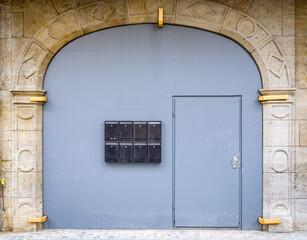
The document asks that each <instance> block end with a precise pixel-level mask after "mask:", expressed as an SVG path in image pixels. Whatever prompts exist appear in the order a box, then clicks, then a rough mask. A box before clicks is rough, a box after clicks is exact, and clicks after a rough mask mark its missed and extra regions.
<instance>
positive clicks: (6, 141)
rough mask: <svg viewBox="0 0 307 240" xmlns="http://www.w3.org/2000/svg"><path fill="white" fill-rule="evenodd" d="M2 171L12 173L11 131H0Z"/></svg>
mask: <svg viewBox="0 0 307 240" xmlns="http://www.w3.org/2000/svg"><path fill="white" fill-rule="evenodd" d="M1 160H2V162H1V166H2V169H1V170H2V171H12V170H13V169H12V131H3V130H2V131H1Z"/></svg>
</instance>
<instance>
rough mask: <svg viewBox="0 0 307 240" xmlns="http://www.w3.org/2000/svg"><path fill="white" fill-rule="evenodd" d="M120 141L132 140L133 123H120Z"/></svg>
mask: <svg viewBox="0 0 307 240" xmlns="http://www.w3.org/2000/svg"><path fill="white" fill-rule="evenodd" d="M119 140H120V141H131V140H132V122H119Z"/></svg>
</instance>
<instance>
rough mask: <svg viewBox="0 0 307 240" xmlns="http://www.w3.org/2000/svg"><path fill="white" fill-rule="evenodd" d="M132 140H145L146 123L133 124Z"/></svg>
mask: <svg viewBox="0 0 307 240" xmlns="http://www.w3.org/2000/svg"><path fill="white" fill-rule="evenodd" d="M133 138H134V141H146V140H147V122H134V123H133Z"/></svg>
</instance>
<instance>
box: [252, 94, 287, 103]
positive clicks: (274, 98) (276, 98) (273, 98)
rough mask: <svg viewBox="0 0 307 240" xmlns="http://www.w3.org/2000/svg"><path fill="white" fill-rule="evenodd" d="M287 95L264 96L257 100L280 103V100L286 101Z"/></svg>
mask: <svg viewBox="0 0 307 240" xmlns="http://www.w3.org/2000/svg"><path fill="white" fill-rule="evenodd" d="M288 99H289V95H266V96H260V97H259V98H258V100H259V101H260V102H263V101H281V100H288Z"/></svg>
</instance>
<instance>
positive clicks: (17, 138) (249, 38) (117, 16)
mask: <svg viewBox="0 0 307 240" xmlns="http://www.w3.org/2000/svg"><path fill="white" fill-rule="evenodd" d="M159 7H163V8H164V24H173V25H181V26H188V27H194V28H199V29H203V30H208V31H212V32H214V33H217V34H221V35H224V36H226V37H229V38H231V39H233V40H234V41H236V42H238V43H239V44H240V45H241V46H243V47H244V48H245V49H246V50H247V51H248V52H249V54H250V55H251V56H252V57H253V58H254V60H255V62H256V64H257V66H258V68H259V71H260V74H261V78H262V86H263V89H261V90H260V92H261V94H262V95H267V94H280V93H283V94H289V95H290V96H291V98H290V100H289V101H282V102H271V101H269V102H265V103H264V104H263V217H264V218H271V217H279V218H281V224H280V225H277V226H270V227H268V230H269V231H274V232H289V231H292V230H293V227H292V225H293V224H292V222H293V220H292V219H293V217H292V216H293V192H294V191H293V171H294V170H293V169H294V167H293V165H294V157H293V156H294V151H295V150H294V146H295V141H297V140H296V136H297V134H296V126H295V122H293V121H292V120H293V119H294V110H293V109H294V108H293V101H294V98H293V94H294V92H295V89H294V81H293V78H292V76H291V74H290V69H289V63H288V61H287V59H286V56H285V54H284V53H283V50H282V48H281V47H280V46H279V44H278V43H277V41H276V40H275V38H274V36H273V35H272V34H271V33H270V32H269V31H268V30H267V29H266V28H265V27H264V26H263V25H261V24H260V23H259V22H258V21H257V20H256V19H254V18H252V17H251V16H249V15H247V14H245V13H243V12H240V11H238V10H235V9H232V8H230V7H228V6H226V5H223V4H219V3H214V2H211V1H205V0H160V1H149V0H143V1H137V0H110V1H101V2H96V3H91V4H87V5H85V6H82V7H79V8H76V9H73V10H69V11H66V12H64V13H62V14H60V15H58V16H57V17H55V18H54V19H52V20H51V21H49V22H48V23H47V24H46V25H45V26H44V27H43V28H42V29H40V30H38V32H37V33H36V34H35V36H34V37H33V38H32V39H30V42H29V44H28V45H27V47H26V48H25V50H24V51H23V52H22V53H21V54H20V57H19V64H18V67H17V72H16V73H15V75H14V76H16V77H15V79H14V81H13V84H12V85H13V88H14V89H13V90H11V93H12V94H13V95H14V98H13V103H14V104H13V109H14V110H13V111H14V116H13V160H14V161H13V176H12V184H13V185H14V186H12V187H13V189H15V190H16V191H14V193H13V194H14V196H13V197H14V199H15V200H14V201H13V203H12V209H13V214H14V216H13V230H15V231H25V230H37V229H40V228H41V227H42V225H41V224H29V223H27V217H41V216H42V213H43V206H42V202H43V198H42V162H43V159H42V115H43V107H42V104H40V103H31V102H29V100H28V98H29V97H30V96H43V95H44V94H45V91H44V90H42V89H43V82H44V76H45V72H46V69H47V67H48V64H49V63H50V61H51V59H52V58H53V56H54V55H55V54H56V53H57V52H58V51H59V50H60V49H61V48H62V47H63V46H64V45H65V44H67V43H68V42H70V41H72V40H73V39H75V38H77V37H80V36H82V35H84V34H88V33H90V32H93V31H98V30H101V29H106V28H110V27H115V26H122V25H129V24H142V23H155V24H157V23H158V15H157V13H158V8H159ZM161 31H163V29H161ZM22 182H25V183H27V185H25V184H23V183H22ZM29 186H30V187H29Z"/></svg>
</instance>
